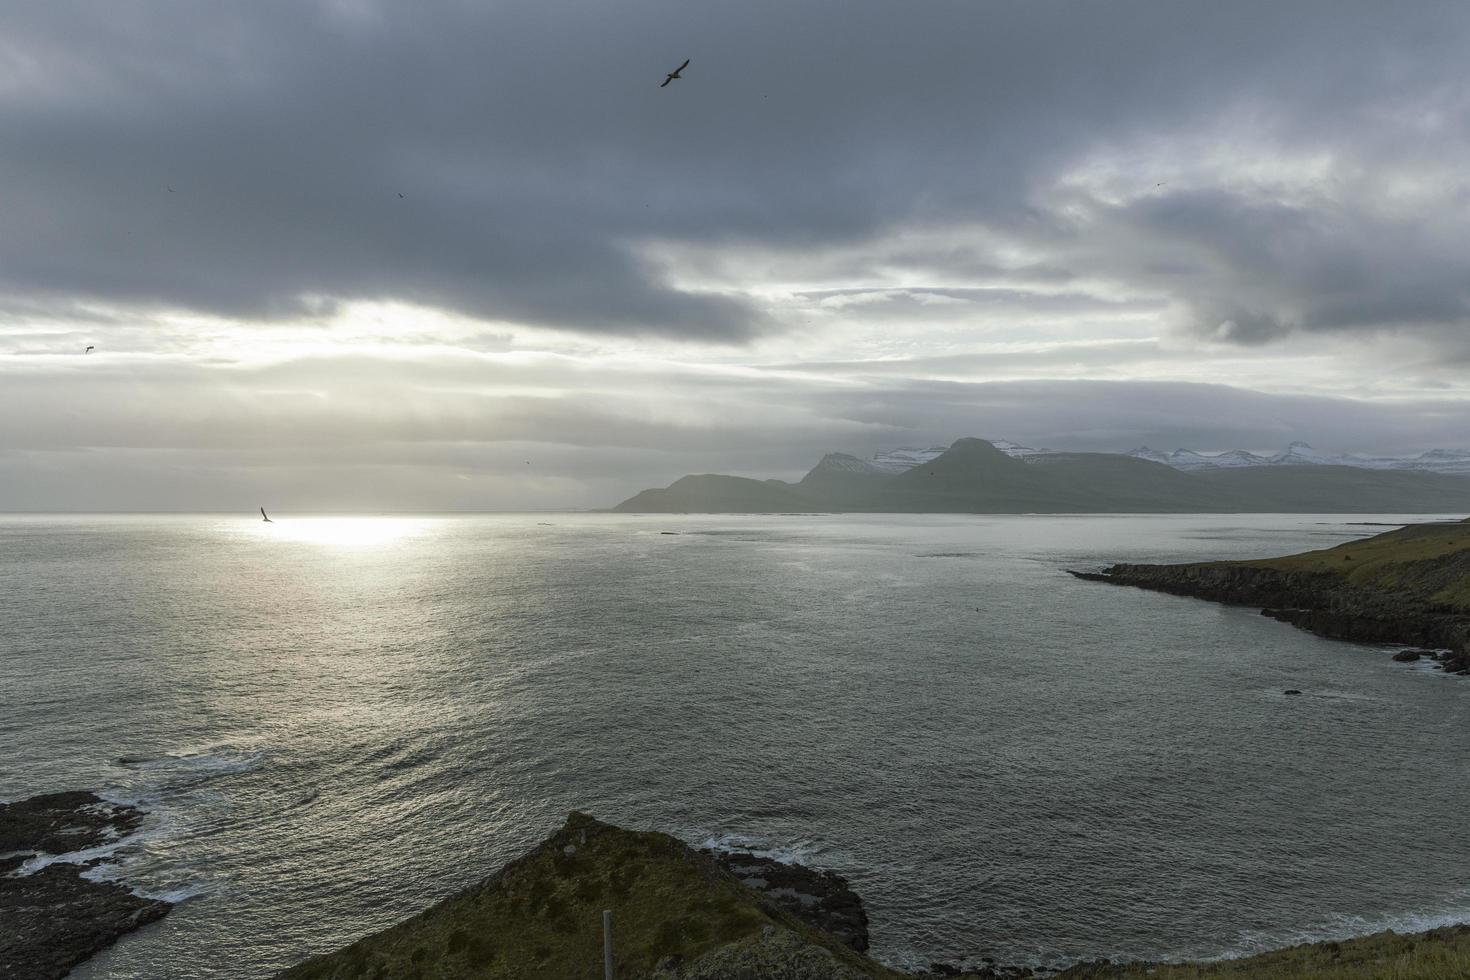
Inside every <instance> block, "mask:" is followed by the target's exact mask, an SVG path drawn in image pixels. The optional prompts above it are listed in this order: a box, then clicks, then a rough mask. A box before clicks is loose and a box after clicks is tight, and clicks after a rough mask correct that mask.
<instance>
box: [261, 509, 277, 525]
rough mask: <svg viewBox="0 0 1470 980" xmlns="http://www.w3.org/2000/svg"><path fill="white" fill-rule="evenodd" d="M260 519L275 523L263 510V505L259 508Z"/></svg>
mask: <svg viewBox="0 0 1470 980" xmlns="http://www.w3.org/2000/svg"><path fill="white" fill-rule="evenodd" d="M260 519H261V520H262V521H265V522H266V523H267V524H274V523H275V521H273V520H271V519H270V515H269V514H267V513H266V512H265V508H264V507H262V508H260Z"/></svg>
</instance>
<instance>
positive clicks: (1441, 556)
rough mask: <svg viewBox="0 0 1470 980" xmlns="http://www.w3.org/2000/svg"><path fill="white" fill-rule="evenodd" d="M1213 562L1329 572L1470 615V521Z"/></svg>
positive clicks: (1414, 527) (1377, 589) (1359, 585)
mask: <svg viewBox="0 0 1470 980" xmlns="http://www.w3.org/2000/svg"><path fill="white" fill-rule="evenodd" d="M1213 564H1239V565H1247V566H1252V567H1256V568H1274V569H1276V570H1278V571H1283V572H1315V573H1326V574H1331V575H1333V576H1336V577H1339V578H1341V579H1343V580H1344V581H1345V582H1347V583H1348V584H1350V585H1353V586H1355V587H1357V588H1361V589H1364V590H1368V591H1374V592H1392V593H1403V594H1406V595H1410V596H1413V597H1414V598H1418V599H1424V600H1427V601H1431V602H1441V603H1446V604H1448V605H1451V606H1455V607H1457V608H1460V609H1464V610H1466V611H1470V521H1460V522H1457V523H1453V524H1411V525H1410V526H1408V527H1404V528H1400V529H1398V530H1396V531H1389V532H1387V533H1384V534H1377V535H1374V536H1373V537H1371V538H1364V539H1363V540H1360V541H1349V542H1347V543H1346V544H1340V545H1338V546H1337V547H1335V548H1326V549H1323V550H1321V551H1308V552H1305V553H1303V554H1299V555H1288V556H1286V557H1284V558H1267V559H1261V560H1258V561H1244V562H1217V563H1213Z"/></svg>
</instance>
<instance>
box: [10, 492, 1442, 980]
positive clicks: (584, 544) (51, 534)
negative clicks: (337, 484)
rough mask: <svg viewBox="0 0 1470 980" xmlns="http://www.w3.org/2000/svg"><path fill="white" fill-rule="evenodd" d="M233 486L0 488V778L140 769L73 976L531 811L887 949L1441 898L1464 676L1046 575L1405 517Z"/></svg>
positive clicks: (1063, 938)
mask: <svg viewBox="0 0 1470 980" xmlns="http://www.w3.org/2000/svg"><path fill="white" fill-rule="evenodd" d="M273 516H274V517H275V523H272V524H265V523H263V522H261V521H260V520H259V519H251V518H250V517H249V516H248V515H246V516H243V517H236V516H207V515H206V516H42V515H31V516H25V515H10V516H4V515H0V596H3V597H4V601H3V614H4V624H3V628H0V798H3V799H7V800H8V799H15V798H20V797H25V796H29V795H32V794H35V793H42V792H49V791H54V790H61V789H95V790H97V791H99V792H101V793H103V794H104V795H106V796H109V797H111V798H115V799H119V800H129V801H136V802H138V803H140V804H141V805H142V806H143V807H145V808H146V809H147V810H148V811H149V817H148V820H147V822H146V824H145V827H144V829H143V831H142V832H141V833H140V834H139V835H138V836H136V837H134V838H131V839H129V840H127V841H125V842H123V843H122V844H121V845H119V846H118V847H117V848H115V849H114V851H113V853H112V854H111V855H110V856H111V859H112V863H110V864H108V865H105V866H104V867H103V868H102V869H101V870H100V871H98V872H95V873H98V874H103V875H108V876H113V877H119V878H121V880H123V881H124V882H126V883H127V884H128V885H129V886H131V887H133V888H135V889H137V890H138V891H140V892H141V893H144V894H149V895H160V896H168V897H172V898H175V899H182V902H181V904H180V905H178V907H177V908H175V910H174V911H173V912H172V913H171V914H170V915H169V916H168V917H167V918H166V919H164V920H163V921H162V922H161V923H159V924H157V925H153V926H149V927H146V928H145V929H143V930H141V931H139V932H137V933H135V934H133V935H132V936H129V937H127V938H125V939H123V940H122V941H121V942H120V943H119V944H118V945H117V946H116V947H115V948H113V949H112V950H110V951H107V952H105V953H103V954H101V955H99V956H98V957H96V958H94V959H93V960H92V961H90V962H89V963H87V964H86V965H84V966H83V967H81V968H79V969H78V970H77V971H76V973H75V974H74V975H75V976H77V977H81V978H103V977H106V978H147V980H158V978H194V977H197V978H231V980H239V978H250V977H264V976H268V975H269V974H270V973H271V972H273V971H275V970H277V969H280V968H282V967H285V966H288V965H290V964H292V963H295V962H297V961H299V960H300V959H302V958H304V957H305V956H307V955H309V954H311V953H315V952H322V951H326V950H330V949H333V948H336V947H339V946H341V945H343V944H345V943H347V942H349V941H351V940H353V939H355V938H357V937H359V936H361V935H363V934H365V933H367V932H370V931H373V930H376V929H380V928H382V927H384V926H387V925H389V924H392V923H394V922H396V921H398V920H400V919H402V918H404V917H406V916H408V915H411V914H413V913H415V912H417V911H419V910H421V909H423V908H424V907H426V906H427V905H429V904H430V903H432V902H434V901H435V900H437V899H440V898H443V897H445V896H446V895H449V894H451V893H452V892H454V891H456V890H458V889H460V888H463V887H465V886H467V885H469V884H471V883H473V882H476V881H478V880H479V879H481V878H483V877H484V876H486V875H487V874H489V873H491V872H492V871H494V870H495V869H496V868H497V867H499V866H500V865H501V864H502V863H504V862H505V861H506V860H508V859H510V858H513V857H515V856H516V855H517V854H519V853H521V852H523V851H524V850H526V849H527V848H529V847H531V846H532V845H534V844H535V843H536V842H538V841H539V840H540V839H541V838H542V837H544V836H545V835H546V834H548V833H549V832H550V831H552V830H553V829H554V828H556V827H557V826H559V825H560V823H561V822H562V820H563V819H565V816H566V814H567V812H568V811H570V810H572V809H579V810H585V811H588V812H590V813H592V814H593V815H595V816H597V817H599V818H601V819H604V820H609V821H612V822H615V823H618V824H621V825H624V826H628V827H633V828H640V829H658V830H664V831H667V832H669V833H672V834H675V835H677V836H679V837H681V838H683V839H684V840H686V841H689V842H690V843H692V844H697V845H710V846H727V847H728V846H740V847H751V848H756V849H759V850H762V851H765V852H767V853H771V854H773V855H776V856H778V857H785V858H787V859H792V860H799V861H802V862H805V863H808V864H812V865H815V866H818V867H822V868H829V869H832V870H834V871H837V872H839V873H840V874H843V875H845V876H846V877H848V878H849V879H850V880H851V882H852V883H853V886H854V887H855V889H856V890H857V891H858V892H859V894H861V895H862V896H863V898H864V900H865V901H866V904H867V907H868V913H869V916H870V919H871V922H872V935H873V953H874V954H875V955H876V956H877V957H878V958H880V959H882V960H884V961H886V962H888V963H890V964H893V965H896V966H919V965H925V964H928V963H929V962H931V961H935V960H941V961H950V962H955V961H960V960H961V959H962V958H965V957H969V958H971V959H972V960H973V959H974V958H978V957H981V956H991V957H994V958H996V959H997V960H999V961H1001V962H1003V963H1015V964H1031V965H1038V966H1057V965H1062V964H1065V963H1068V962H1071V961H1074V960H1078V959H1087V958H1094V957H1103V956H1106V957H1112V958H1115V959H1116V958H1143V959H1156V958H1178V957H1191V958H1193V957H1216V956H1228V955H1237V954H1240V953H1245V952H1250V951H1255V950H1258V949H1263V948H1268V947H1273V946H1279V945H1284V944H1289V943H1292V942H1297V941H1302V940H1306V939H1313V938H1321V937H1329V936H1344V935H1349V934H1355V933H1360V932H1367V931H1373V930H1376V929H1380V928H1386V927H1394V928H1400V929H1403V928H1422V927H1427V926H1429V925H1432V924H1436V923H1439V922H1446V921H1454V920H1462V919H1470V840H1467V839H1466V837H1465V835H1464V834H1463V833H1462V832H1461V828H1462V824H1463V818H1464V814H1465V813H1466V812H1470V769H1467V768H1466V767H1465V766H1464V764H1463V760H1464V759H1465V758H1466V756H1467V755H1470V687H1467V684H1466V680H1467V679H1466V678H1458V677H1446V676H1444V675H1442V674H1439V673H1436V672H1434V671H1432V670H1430V669H1428V668H1427V666H1424V665H1415V664H1407V665H1406V664H1396V663H1392V662H1391V661H1390V660H1389V655H1388V649H1389V648H1384V647H1377V646H1365V645H1356V644H1348V643H1340V642H1334V641H1328V640H1324V639H1320V638H1318V637H1315V636H1312V635H1310V634H1307V633H1304V632H1301V631H1299V630H1296V629H1294V628H1292V627H1290V626H1288V625H1285V624H1283V623H1279V622H1276V621H1274V620H1270V619H1266V618H1264V617H1262V616H1260V615H1258V614H1257V613H1256V612H1255V611H1254V610H1251V609H1240V608H1227V607H1223V606H1219V605H1215V604H1212V603H1208V602H1202V601H1196V600H1191V599H1183V598H1177V597H1173V596H1167V595H1160V594H1154V593H1148V592H1143V591H1139V590H1133V589H1124V588H1118V587H1114V586H1109V585H1105V584H1099V583H1092V582H1084V581H1080V580H1077V579H1074V578H1072V577H1071V576H1069V575H1067V574H1066V571H1065V570H1066V569H1069V568H1077V569H1096V568H1098V567H1100V566H1103V565H1106V564H1110V563H1112V562H1114V561H1186V560H1197V559H1208V558H1237V557H1259V556H1267V555H1273V554H1284V553H1289V552H1295V551H1300V550H1303V549H1308V548H1314V547H1327V546H1330V545H1333V544H1336V543H1339V542H1341V541H1344V540H1349V539H1351V538H1354V537H1358V536H1365V535H1368V534H1371V533H1375V532H1377V531H1379V530H1382V529H1383V528H1381V527H1374V526H1371V522H1384V523H1402V522H1404V521H1405V520H1423V519H1424V518H1422V517H1420V518H1402V517H1395V516H1394V515H1382V516H1374V517H1362V516H1356V517H1343V516H1340V515H1290V516H1275V515H1233V516H1218V515H1211V516H1178V515H1171V516H1075V517H1068V516H1046V517H1032V516H1018V517H990V516H985V517H968V516H948V515H945V516H939V515H924V516H875V515H828V516H811V515H790V516H764V515H763V516H750V517H744V516H625V515H607V514H571V515H569V514H556V515H545V514H539V515H537V514H532V515H492V516H421V517H420V516H414V517H407V516H403V517H399V516H393V517H376V518H359V517H307V516H300V515H291V514H285V513H282V514H279V515H273ZM665 532H675V533H665ZM1287 688H1298V689H1301V690H1302V691H1304V692H1305V693H1304V694H1303V696H1301V697H1286V696H1284V695H1283V694H1282V692H1283V690H1284V689H1287Z"/></svg>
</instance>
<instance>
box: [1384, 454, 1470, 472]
mask: <svg viewBox="0 0 1470 980" xmlns="http://www.w3.org/2000/svg"><path fill="white" fill-rule="evenodd" d="M1394 469H1405V470H1427V471H1429V472H1430V473H1451V474H1454V475H1457V476H1470V451H1466V450H1464V449H1431V450H1429V452H1427V453H1420V454H1419V455H1418V456H1415V457H1414V458H1413V459H1406V460H1400V461H1399V465H1398V466H1395V467H1394Z"/></svg>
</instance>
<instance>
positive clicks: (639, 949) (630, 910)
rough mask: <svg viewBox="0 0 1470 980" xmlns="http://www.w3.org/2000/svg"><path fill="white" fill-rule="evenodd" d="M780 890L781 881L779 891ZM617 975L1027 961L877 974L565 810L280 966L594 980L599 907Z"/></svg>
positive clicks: (1225, 965)
mask: <svg viewBox="0 0 1470 980" xmlns="http://www.w3.org/2000/svg"><path fill="white" fill-rule="evenodd" d="M779 890H780V889H778V891H779ZM603 909H610V910H612V913H613V922H614V936H615V942H614V963H615V968H616V976H617V977H618V980H919V978H920V977H923V978H925V980H936V978H938V977H941V976H944V977H968V978H971V980H999V978H1014V980H1020V978H1023V977H1029V976H1031V973H1030V971H1028V970H1026V969H1024V968H1006V967H994V966H986V967H983V968H982V969H981V972H978V973H962V972H960V971H958V970H954V969H949V968H940V969H937V970H936V971H935V972H933V973H928V974H905V973H900V972H898V971H895V970H891V969H888V968H887V967H884V966H882V965H881V964H879V963H877V962H875V961H873V960H871V959H869V958H868V957H866V956H863V955H862V954H860V953H858V952H856V951H855V950H854V949H852V948H851V946H850V941H847V942H845V941H844V939H843V938H840V937H839V936H837V935H834V934H832V933H828V932H826V931H825V929H823V928H819V927H817V926H816V925H813V924H811V923H810V922H808V921H803V919H799V918H797V917H795V916H793V915H792V914H791V913H790V912H788V911H787V910H785V909H783V908H782V907H780V906H778V905H777V904H776V903H775V902H774V901H773V900H771V899H770V898H768V897H767V896H765V895H762V894H761V893H759V892H757V891H756V890H755V889H754V888H751V887H747V886H746V885H745V884H742V882H741V880H740V879H739V878H737V877H736V876H735V875H734V874H732V873H731V872H730V871H728V870H726V867H725V866H724V865H723V864H722V863H721V862H719V861H717V860H716V859H714V858H713V857H712V856H711V855H709V854H708V853H705V852H700V851H695V850H692V849H691V848H689V847H687V846H686V845H684V844H682V843H681V842H679V841H678V840H676V839H675V838H672V837H669V836H667V835H665V834H657V833H638V832H633V831H627V830H622V829H619V828H617V827H613V826H610V825H608V824H604V823H601V822H599V821H597V820H594V819H592V818H591V817H588V816H585V815H582V814H573V815H572V816H571V818H570V819H569V820H568V821H567V824H566V826H564V827H563V828H562V829H561V830H560V831H558V832H557V833H556V834H555V835H553V836H552V837H551V838H550V839H548V840H547V841H546V842H545V843H543V844H542V845H541V846H539V847H538V848H536V849H535V850H534V851H532V852H531V853H530V854H527V855H526V856H525V857H523V858H521V859H519V860H517V861H514V862H512V863H511V864H509V865H507V866H506V867H505V868H504V869H503V870H501V871H500V872H498V873H497V874H495V875H493V876H492V877H490V878H488V879H486V880H485V881H484V882H483V883H482V884H480V885H478V886H475V887H473V888H470V889H469V890H467V891H464V892H461V893H460V894H458V895H455V896H453V897H451V898H448V899H445V900H444V901H443V902H440V903H439V904H438V905H436V906H434V907H433V908H430V909H428V910H426V911H425V912H423V913H421V914H420V915H417V916H414V917H413V918H411V919H408V920H407V921H405V922H401V923H399V924H398V925H396V926H393V927H391V928H389V929H385V930H384V931H382V932H379V933H377V934H375V935H372V936H368V937H366V938H364V939H361V940H359V941H358V942H356V943H353V944H352V945H351V946H348V947H346V948H345V949H342V950H339V951H338V952H335V953H329V954H327V955H325V956H318V957H315V958H313V959H311V960H308V961H306V962H305V963H302V964H301V965H300V966H297V967H294V968H293V969H290V970H287V971H286V972H285V973H284V974H282V975H281V976H282V978H283V980H349V978H351V980H357V978H384V980H387V978H393V980H428V978H441V980H469V978H485V980H490V978H496V980H512V978H516V980H597V978H600V977H601V976H602V975H603V974H602V934H601V929H602V910H603ZM1465 976H1470V929H1466V928H1465V927H1454V928H1448V929H1439V930H1434V931H1431V932H1427V933H1421V934H1419V935H1416V936H1399V935H1395V934H1394V933H1391V932H1390V933H1379V934H1377V935H1375V936H1369V937H1365V938H1363V939H1355V940H1350V941H1346V942H1328V943H1317V944H1311V945H1306V946H1298V947H1295V948H1292V949H1287V950H1281V951H1278V952H1273V953H1267V954H1264V955H1262V956H1256V957H1251V958H1248V959H1242V960H1232V961H1225V962H1219V963H1205V964H1175V965H1159V964H1137V965H1128V966H1114V965H1112V964H1107V963H1101V962H1099V963H1092V964H1083V965H1079V966H1075V967H1072V968H1071V969H1069V970H1066V971H1064V972H1063V973H1062V974H1060V975H1059V977H1058V980H1084V978H1093V980H1103V978H1112V977H1117V978H1124V977H1153V978H1155V980H1183V978H1186V977H1222V978H1234V980H1266V978H1286V980H1369V978H1374V977H1383V978H1388V977H1392V978H1396V980H1449V978H1450V977H1465Z"/></svg>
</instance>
